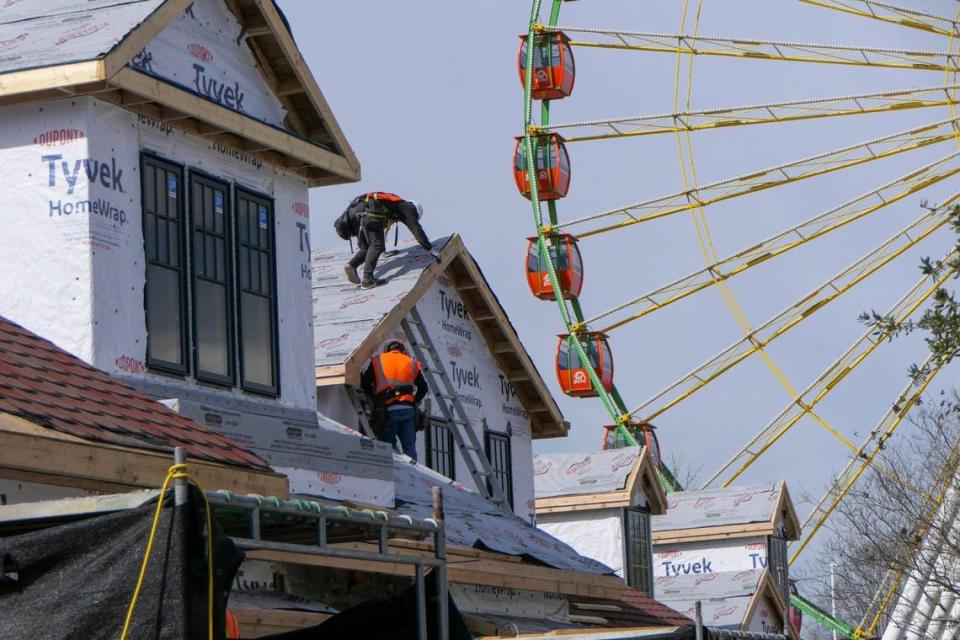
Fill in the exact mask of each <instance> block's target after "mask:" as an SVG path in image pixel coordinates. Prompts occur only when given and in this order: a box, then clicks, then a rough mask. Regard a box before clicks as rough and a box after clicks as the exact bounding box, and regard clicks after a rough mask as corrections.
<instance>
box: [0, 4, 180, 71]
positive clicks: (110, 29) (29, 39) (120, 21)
mask: <svg viewBox="0 0 960 640" xmlns="http://www.w3.org/2000/svg"><path fill="white" fill-rule="evenodd" d="M162 4H163V0H139V1H136V2H133V1H130V2H122V1H118V0H91V1H89V2H85V1H81V0H7V1H6V2H4V3H2V4H0V73H5V72H8V71H22V70H25V69H33V68H36V67H47V66H54V65H61V64H68V63H73V62H83V61H88V60H93V59H95V58H97V57H99V56H101V55H103V54H106V53H108V52H109V51H110V50H111V49H113V47H115V46H116V45H117V44H119V43H120V42H121V41H122V40H123V38H124V36H126V35H127V33H129V32H130V31H131V30H132V29H134V28H135V27H136V26H137V25H139V24H140V23H141V22H143V21H144V20H146V19H147V18H148V17H149V16H150V14H151V13H153V12H154V11H155V10H156V9H157V8H158V7H159V6H160V5H162Z"/></svg>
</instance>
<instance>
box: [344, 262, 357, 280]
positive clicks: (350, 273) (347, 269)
mask: <svg viewBox="0 0 960 640" xmlns="http://www.w3.org/2000/svg"><path fill="white" fill-rule="evenodd" d="M343 272H344V273H346V274H347V280H349V281H350V282H352V283H353V284H360V276H358V275H357V268H356V267H354V266H352V265H349V264H345V265H343Z"/></svg>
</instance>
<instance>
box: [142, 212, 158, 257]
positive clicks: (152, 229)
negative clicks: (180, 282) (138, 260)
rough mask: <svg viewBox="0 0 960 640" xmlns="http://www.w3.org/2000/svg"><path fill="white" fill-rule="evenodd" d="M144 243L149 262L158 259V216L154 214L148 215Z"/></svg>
mask: <svg viewBox="0 0 960 640" xmlns="http://www.w3.org/2000/svg"><path fill="white" fill-rule="evenodd" d="M143 242H144V245H145V246H146V251H147V260H156V259H157V257H158V256H157V216H155V215H153V214H152V213H148V214H147V215H146V222H145V225H144V228H143Z"/></svg>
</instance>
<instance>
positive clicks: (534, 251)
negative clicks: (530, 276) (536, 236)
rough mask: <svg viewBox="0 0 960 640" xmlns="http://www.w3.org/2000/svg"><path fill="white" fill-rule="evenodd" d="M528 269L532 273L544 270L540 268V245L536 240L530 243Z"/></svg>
mask: <svg viewBox="0 0 960 640" xmlns="http://www.w3.org/2000/svg"><path fill="white" fill-rule="evenodd" d="M527 271H529V272H530V273H539V272H540V271H542V269H541V268H540V246H539V245H538V244H537V241H536V240H534V241H533V242H532V243H531V244H530V251H529V253H527Z"/></svg>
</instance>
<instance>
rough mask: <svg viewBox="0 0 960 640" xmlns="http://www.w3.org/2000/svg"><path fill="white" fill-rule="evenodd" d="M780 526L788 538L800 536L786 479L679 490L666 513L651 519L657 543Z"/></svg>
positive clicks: (749, 533)
mask: <svg viewBox="0 0 960 640" xmlns="http://www.w3.org/2000/svg"><path fill="white" fill-rule="evenodd" d="M778 524H779V525H780V526H782V527H783V529H784V533H785V534H786V536H787V539H788V540H796V539H797V538H799V537H800V522H799V520H798V519H797V514H796V511H795V510H794V507H793V501H792V500H791V499H790V492H789V491H788V490H787V485H786V483H785V482H784V481H782V480H781V481H779V482H768V483H763V484H754V485H746V486H733V487H723V488H720V489H702V490H700V491H677V492H674V493H671V494H670V496H669V498H668V508H667V513H666V514H665V515H662V516H657V517H655V518H653V519H652V528H653V539H654V542H655V543H657V544H663V543H666V542H692V541H694V540H711V539H717V538H729V537H741V536H759V535H772V534H775V533H777V529H778V528H779V527H778V526H777V525H778Z"/></svg>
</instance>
